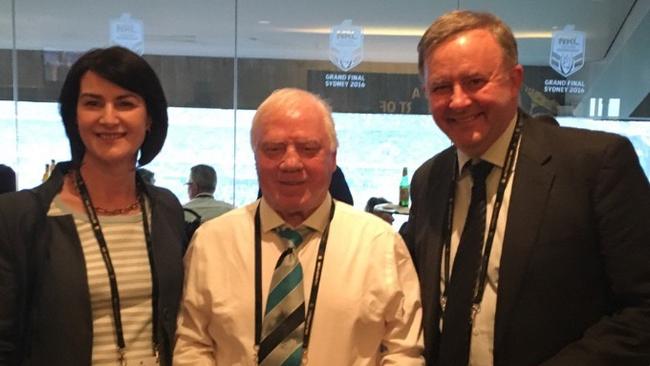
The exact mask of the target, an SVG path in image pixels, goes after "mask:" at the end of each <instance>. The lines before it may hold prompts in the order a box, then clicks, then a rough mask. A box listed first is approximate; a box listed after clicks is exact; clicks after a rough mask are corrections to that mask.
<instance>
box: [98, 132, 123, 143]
mask: <svg viewBox="0 0 650 366" xmlns="http://www.w3.org/2000/svg"><path fill="white" fill-rule="evenodd" d="M95 135H96V136H97V137H99V138H100V139H102V140H107V141H112V140H117V139H119V138H122V137H124V136H126V133H124V132H121V133H96V134H95Z"/></svg>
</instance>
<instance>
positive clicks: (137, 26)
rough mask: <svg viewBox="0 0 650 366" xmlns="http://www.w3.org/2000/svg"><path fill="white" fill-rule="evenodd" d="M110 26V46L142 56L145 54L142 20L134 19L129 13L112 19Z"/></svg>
mask: <svg viewBox="0 0 650 366" xmlns="http://www.w3.org/2000/svg"><path fill="white" fill-rule="evenodd" d="M109 24H110V25H109V26H110V34H111V38H110V42H109V43H110V45H118V46H122V47H125V48H128V49H130V50H131V51H133V52H135V53H137V54H138V55H140V56H142V54H144V25H143V23H142V20H140V19H137V18H132V17H131V14H129V13H123V14H122V15H121V16H120V17H119V18H114V19H111V20H110V21H109Z"/></svg>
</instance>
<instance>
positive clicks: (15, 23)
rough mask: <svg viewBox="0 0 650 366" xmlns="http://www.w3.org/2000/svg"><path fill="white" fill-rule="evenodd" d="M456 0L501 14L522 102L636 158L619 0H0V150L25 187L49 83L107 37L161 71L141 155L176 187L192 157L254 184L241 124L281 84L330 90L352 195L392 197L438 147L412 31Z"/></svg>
mask: <svg viewBox="0 0 650 366" xmlns="http://www.w3.org/2000/svg"><path fill="white" fill-rule="evenodd" d="M456 8H464V9H467V8H468V9H475V10H485V11H490V12H493V13H495V14H497V15H498V16H500V17H501V18H502V19H504V20H505V21H506V22H507V23H508V24H510V25H511V27H512V28H513V31H514V32H515V35H516V37H517V40H518V43H519V54H520V62H521V63H522V64H523V65H524V67H525V81H524V87H523V89H522V92H521V107H522V108H523V109H524V110H525V111H526V112H528V113H530V114H540V113H543V114H552V115H555V116H557V117H558V120H559V121H560V123H561V124H562V125H565V126H575V127H581V128H590V129H599V130H607V131H613V132H617V133H620V134H623V135H626V136H628V137H629V138H630V139H631V141H632V142H633V144H634V146H635V148H636V150H637V153H638V154H639V156H640V159H641V162H642V165H643V167H644V169H645V170H646V172H650V123H648V121H650V97H649V94H648V93H649V91H650V64H648V62H647V60H648V59H650V49H648V47H645V46H646V45H647V34H650V2H647V1H635V0H598V1H596V0H578V1H574V2H572V6H571V9H572V10H571V11H569V9H567V6H566V1H560V0H549V1H545V2H532V1H520V2H513V1H506V0H495V1H490V2H485V1H479V0H453V1H452V0H415V1H409V2H396V1H390V2H388V1H376V0H361V1H355V2H349V1H348V2H345V1H340V0H334V1H328V2H316V1H298V0H282V1H262V0H223V1H207V0H196V1H189V2H172V1H153V0H142V1H138V2H133V1H113V2H104V3H101V4H99V3H93V4H90V3H88V2H84V1H80V0H55V1H50V2H45V3H44V2H42V1H37V0H21V1H20V2H18V1H15V0H13V1H11V0H0V62H1V64H2V67H1V68H0V152H1V153H2V161H0V163H4V164H7V165H11V166H13V167H14V169H15V170H17V172H18V179H19V187H20V188H28V187H32V186H35V185H37V184H38V183H39V182H40V180H41V177H42V173H43V170H44V169H45V164H46V163H49V162H50V161H51V160H52V159H54V160H56V161H61V160H66V159H68V158H69V151H68V150H69V149H68V144H67V139H66V138H65V135H64V132H63V127H62V125H61V122H60V118H59V116H58V112H57V105H56V99H57V95H58V90H59V88H60V86H61V82H62V80H63V78H64V77H65V74H66V72H67V70H68V68H69V66H70V64H71V63H72V62H73V61H74V60H75V59H76V57H78V55H79V53H80V52H83V51H85V50H87V49H89V48H92V47H105V46H108V45H110V44H116V43H117V44H124V45H127V46H129V47H132V48H133V49H135V50H137V51H139V52H141V53H142V54H143V55H144V57H145V58H146V59H147V60H148V61H150V63H151V64H152V65H153V67H154V69H155V70H156V71H157V73H158V74H159V76H160V77H161V79H162V82H163V87H164V88H165V91H166V93H167V96H168V100H169V103H170V110H169V115H170V129H169V134H168V138H167V141H166V144H165V147H164V149H163V151H162V153H161V154H160V155H159V156H158V157H157V158H156V159H155V160H154V161H153V162H152V163H151V164H149V165H148V166H147V168H148V169H150V170H152V171H154V173H155V174H156V184H158V185H161V186H165V187H167V188H169V189H171V190H172V191H173V192H174V193H175V194H176V195H177V196H178V198H179V199H180V201H181V202H186V201H187V200H188V198H187V192H186V190H185V189H186V187H185V185H184V183H185V182H186V180H187V176H188V174H189V168H190V167H191V166H193V165H195V164H199V163H204V164H210V165H212V166H214V167H215V168H216V170H217V173H218V176H219V182H218V186H217V192H216V194H215V196H216V197H217V198H218V199H223V200H225V201H231V202H233V203H234V204H235V205H237V206H241V205H243V204H245V203H247V202H250V201H252V200H254V199H255V198H256V197H257V192H258V185H257V176H256V172H255V164H254V160H253V155H252V152H251V149H250V141H249V129H250V123H251V120H252V116H253V114H254V111H255V108H256V107H257V105H258V104H259V103H260V102H261V101H262V100H263V99H264V98H265V97H266V96H267V95H268V94H269V93H270V92H272V91H273V90H275V89H277V88H282V87H299V88H304V89H308V90H311V91H313V92H315V93H318V94H320V95H321V96H323V97H324V98H325V99H327V100H328V101H329V102H330V103H331V104H332V107H333V110H334V112H335V114H334V119H335V123H336V127H337V131H338V136H339V141H340V148H339V151H338V156H337V160H338V165H339V166H340V167H341V168H342V170H343V172H344V173H345V176H346V178H347V181H348V184H349V185H350V188H351V191H352V194H353V197H354V200H355V206H357V207H359V208H363V207H364V206H365V203H366V201H367V200H368V198H370V197H371V196H383V197H385V198H387V199H388V200H390V201H393V202H395V201H397V196H398V185H399V181H400V178H401V172H402V168H403V167H407V168H408V171H409V174H411V173H412V172H413V170H414V169H415V168H417V167H418V166H419V165H420V164H421V163H423V162H424V161H425V160H426V159H428V158H429V157H431V156H433V155H434V154H435V153H436V152H438V151H440V150H442V149H443V148H445V147H447V146H449V141H448V139H447V138H446V137H445V136H444V135H442V134H441V133H440V132H439V131H438V129H437V127H436V126H435V124H434V122H433V121H432V119H431V117H430V116H429V114H428V111H427V105H426V101H425V98H424V96H423V95H422V91H421V89H420V81H419V78H418V75H417V52H416V45H417V42H418V41H419V38H420V36H421V35H422V33H423V31H424V30H425V29H426V27H427V26H428V25H429V24H430V23H431V21H432V20H433V19H435V18H436V17H437V16H439V15H441V14H442V13H444V12H446V11H449V10H452V9H456ZM575 9H581V11H575ZM13 29H15V32H13ZM14 45H15V46H14ZM14 70H15V71H14ZM14 73H15V74H16V75H17V76H16V77H14ZM15 106H17V110H14V107H15ZM398 221H399V220H398ZM398 224H399V222H398V223H396V224H395V226H397V225H398Z"/></svg>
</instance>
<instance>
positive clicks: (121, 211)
mask: <svg viewBox="0 0 650 366" xmlns="http://www.w3.org/2000/svg"><path fill="white" fill-rule="evenodd" d="M139 208H140V201H139V200H135V202H133V203H132V204H130V205H128V206H126V207H122V208H116V209H112V210H111V209H107V208H103V207H99V206H95V212H97V214H99V215H106V216H116V215H124V214H127V213H129V212H133V211H135V210H137V209H139Z"/></svg>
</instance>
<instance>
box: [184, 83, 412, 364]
mask: <svg viewBox="0 0 650 366" xmlns="http://www.w3.org/2000/svg"><path fill="white" fill-rule="evenodd" d="M251 144H252V147H253V151H254V153H255V161H256V165H257V173H258V178H259V182H260V186H261V188H262V192H263V196H262V198H261V199H260V200H258V201H256V202H253V203H251V204H249V205H247V206H245V207H242V208H240V209H236V210H233V211H231V212H229V213H227V214H225V215H223V216H220V217H218V218H216V219H214V220H212V221H210V222H207V223H206V224H204V225H203V226H201V227H200V228H199V230H198V231H197V233H196V235H195V236H194V239H193V242H192V245H191V247H190V250H189V252H188V255H187V256H186V258H185V261H186V284H185V295H184V299H183V304H182V314H181V315H180V316H179V320H178V325H179V328H178V341H177V344H176V349H175V356H174V357H175V360H174V363H175V364H176V365H214V364H217V365H257V364H259V365H300V364H306V363H309V364H310V365H378V364H392V365H423V364H424V359H423V357H422V351H423V343H422V336H421V334H422V331H421V303H420V295H419V289H418V288H419V284H418V280H417V276H416V273H415V270H414V267H413V264H412V262H411V259H410V257H409V254H408V251H407V249H406V247H405V245H404V242H403V241H402V239H401V238H400V237H399V235H397V234H396V233H395V232H394V231H393V230H392V228H391V227H390V226H389V225H388V224H386V223H385V222H383V221H382V220H380V219H379V218H377V217H374V216H373V215H370V214H367V213H364V212H360V211H357V210H355V209H353V208H352V207H351V206H349V205H347V204H345V203H342V202H339V201H336V200H333V199H332V198H331V196H330V194H329V193H328V186H329V183H330V179H331V176H332V172H333V171H334V169H335V167H336V150H337V139H336V132H335V130H334V123H333V121H332V117H331V112H330V108H329V106H328V105H327V104H326V103H325V102H324V101H322V100H321V99H320V98H318V97H317V96H315V95H313V94H311V93H309V92H306V91H303V90H299V89H281V90H278V91H276V92H274V93H273V94H272V95H271V96H270V97H268V98H267V99H266V100H265V101H264V102H263V103H262V104H261V105H260V107H259V109H258V110H257V113H256V115H255V117H254V119H253V126H252V128H251Z"/></svg>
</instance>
